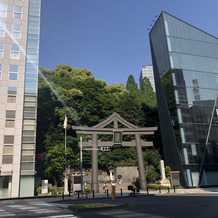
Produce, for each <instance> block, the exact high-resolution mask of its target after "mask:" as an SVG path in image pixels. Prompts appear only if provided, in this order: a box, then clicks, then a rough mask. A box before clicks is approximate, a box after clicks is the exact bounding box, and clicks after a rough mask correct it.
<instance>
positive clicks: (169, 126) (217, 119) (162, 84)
mask: <svg viewBox="0 0 218 218" xmlns="http://www.w3.org/2000/svg"><path fill="white" fill-rule="evenodd" d="M149 37H150V46H151V54H152V62H153V68H154V78H155V85H156V94H157V101H158V110H159V111H158V112H159V120H160V129H161V136H162V143H163V151H164V158H165V163H166V165H168V166H170V167H171V169H172V170H178V171H180V178H181V182H182V184H183V185H184V186H186V187H199V186H201V187H202V186H217V185H218V114H217V111H218V102H217V93H218V82H217V78H218V38H217V37H214V36H212V35H210V34H208V33H206V32H204V31H202V30H200V29H198V28H196V27H194V26H192V25H190V24H188V23H186V22H184V21H182V20H180V19H178V18H176V17H174V16H172V15H170V14H168V13H165V12H162V13H161V14H160V16H159V17H158V19H157V21H156V22H155V24H154V26H153V28H152V29H151V31H150V33H149Z"/></svg>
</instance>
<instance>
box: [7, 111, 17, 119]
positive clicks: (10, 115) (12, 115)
mask: <svg viewBox="0 0 218 218" xmlns="http://www.w3.org/2000/svg"><path fill="white" fill-rule="evenodd" d="M15 115H16V111H14V110H6V118H13V119H15Z"/></svg>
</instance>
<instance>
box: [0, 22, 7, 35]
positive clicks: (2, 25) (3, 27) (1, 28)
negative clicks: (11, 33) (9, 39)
mask: <svg viewBox="0 0 218 218" xmlns="http://www.w3.org/2000/svg"><path fill="white" fill-rule="evenodd" d="M5 30H6V24H5V23H2V22H1V21H0V37H5Z"/></svg>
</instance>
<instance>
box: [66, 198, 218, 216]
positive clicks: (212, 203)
mask: <svg viewBox="0 0 218 218" xmlns="http://www.w3.org/2000/svg"><path fill="white" fill-rule="evenodd" d="M88 202H105V203H110V202H111V199H95V200H80V201H77V202H75V201H73V202H72V201H66V202H65V203H66V204H75V203H88ZM115 203H116V204H125V205H127V206H126V207H125V208H121V209H116V210H113V209H110V210H104V211H93V212H91V211H88V212H81V213H78V214H76V215H77V217H78V218H90V217H95V218H99V217H105V218H109V217H110V218H118V217H119V218H122V217H123V218H130V217H134V218H136V217H140V218H142V217H146V218H147V217H152V218H166V217H167V218H195V217H196V218H218V194H217V195H216V194H182V195H178V194H175V195H172V194H170V195H167V194H166V195H156V196H154V195H150V196H147V195H144V196H136V197H125V198H117V199H116V201H115Z"/></svg>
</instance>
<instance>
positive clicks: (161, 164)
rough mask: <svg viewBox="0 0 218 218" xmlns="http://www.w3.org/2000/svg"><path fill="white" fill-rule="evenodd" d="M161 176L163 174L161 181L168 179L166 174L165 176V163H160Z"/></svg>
mask: <svg viewBox="0 0 218 218" xmlns="http://www.w3.org/2000/svg"><path fill="white" fill-rule="evenodd" d="M160 174H161V179H163V180H164V179H166V174H165V167H164V161H163V160H161V161H160Z"/></svg>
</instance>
